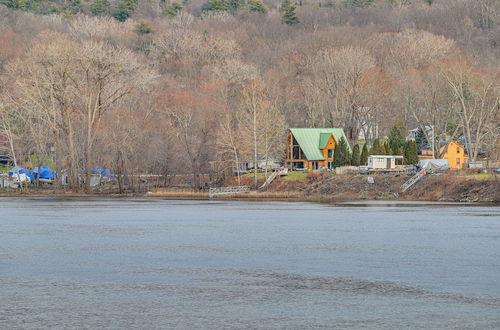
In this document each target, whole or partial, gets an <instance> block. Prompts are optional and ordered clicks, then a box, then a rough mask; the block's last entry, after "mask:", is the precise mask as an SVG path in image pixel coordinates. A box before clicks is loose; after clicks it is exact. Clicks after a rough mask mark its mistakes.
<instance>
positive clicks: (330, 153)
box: [328, 149, 333, 158]
mask: <svg viewBox="0 0 500 330" xmlns="http://www.w3.org/2000/svg"><path fill="white" fill-rule="evenodd" d="M328 158H333V149H328Z"/></svg>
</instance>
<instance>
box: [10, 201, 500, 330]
mask: <svg viewBox="0 0 500 330" xmlns="http://www.w3.org/2000/svg"><path fill="white" fill-rule="evenodd" d="M0 328H1V329H41V328H51V329H98V328H107V329H127V328H134V329H135V328H140V329H173V328H176V329H234V328H241V329H248V328H257V329H277V328H278V329H306V328H366V329H387V328H461V329H463V328H474V329H485V328H490V329H493V328H497V329H498V328H500V207H495V206H468V205H464V204H437V203H434V204H422V203H399V204H387V203H383V202H373V203H346V204H336V205H324V204H323V205H322V204H312V203H279V202H258V203H257V202H238V201H229V202H218V201H171V200H162V199H104V200H103V199H51V198H29V199H9V198H7V199H5V198H4V199H0Z"/></svg>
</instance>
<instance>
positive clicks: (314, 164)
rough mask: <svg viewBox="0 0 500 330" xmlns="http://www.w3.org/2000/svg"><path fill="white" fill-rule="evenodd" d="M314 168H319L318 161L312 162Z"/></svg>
mask: <svg viewBox="0 0 500 330" xmlns="http://www.w3.org/2000/svg"><path fill="white" fill-rule="evenodd" d="M312 168H313V170H317V169H318V162H312Z"/></svg>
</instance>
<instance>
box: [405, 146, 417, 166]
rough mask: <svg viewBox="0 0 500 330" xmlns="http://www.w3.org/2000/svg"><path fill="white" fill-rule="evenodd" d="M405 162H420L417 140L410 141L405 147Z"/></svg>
mask: <svg viewBox="0 0 500 330" xmlns="http://www.w3.org/2000/svg"><path fill="white" fill-rule="evenodd" d="M404 158H405V163H406V164H408V165H410V164H417V163H418V147H417V143H416V142H415V141H408V142H407V143H406V145H405V148H404Z"/></svg>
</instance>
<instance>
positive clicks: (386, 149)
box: [384, 141, 392, 155]
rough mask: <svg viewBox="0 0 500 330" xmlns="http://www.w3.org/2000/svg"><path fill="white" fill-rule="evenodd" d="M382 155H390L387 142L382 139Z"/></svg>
mask: <svg viewBox="0 0 500 330" xmlns="http://www.w3.org/2000/svg"><path fill="white" fill-rule="evenodd" d="M384 155H392V153H391V148H390V147H389V143H387V141H384Z"/></svg>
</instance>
